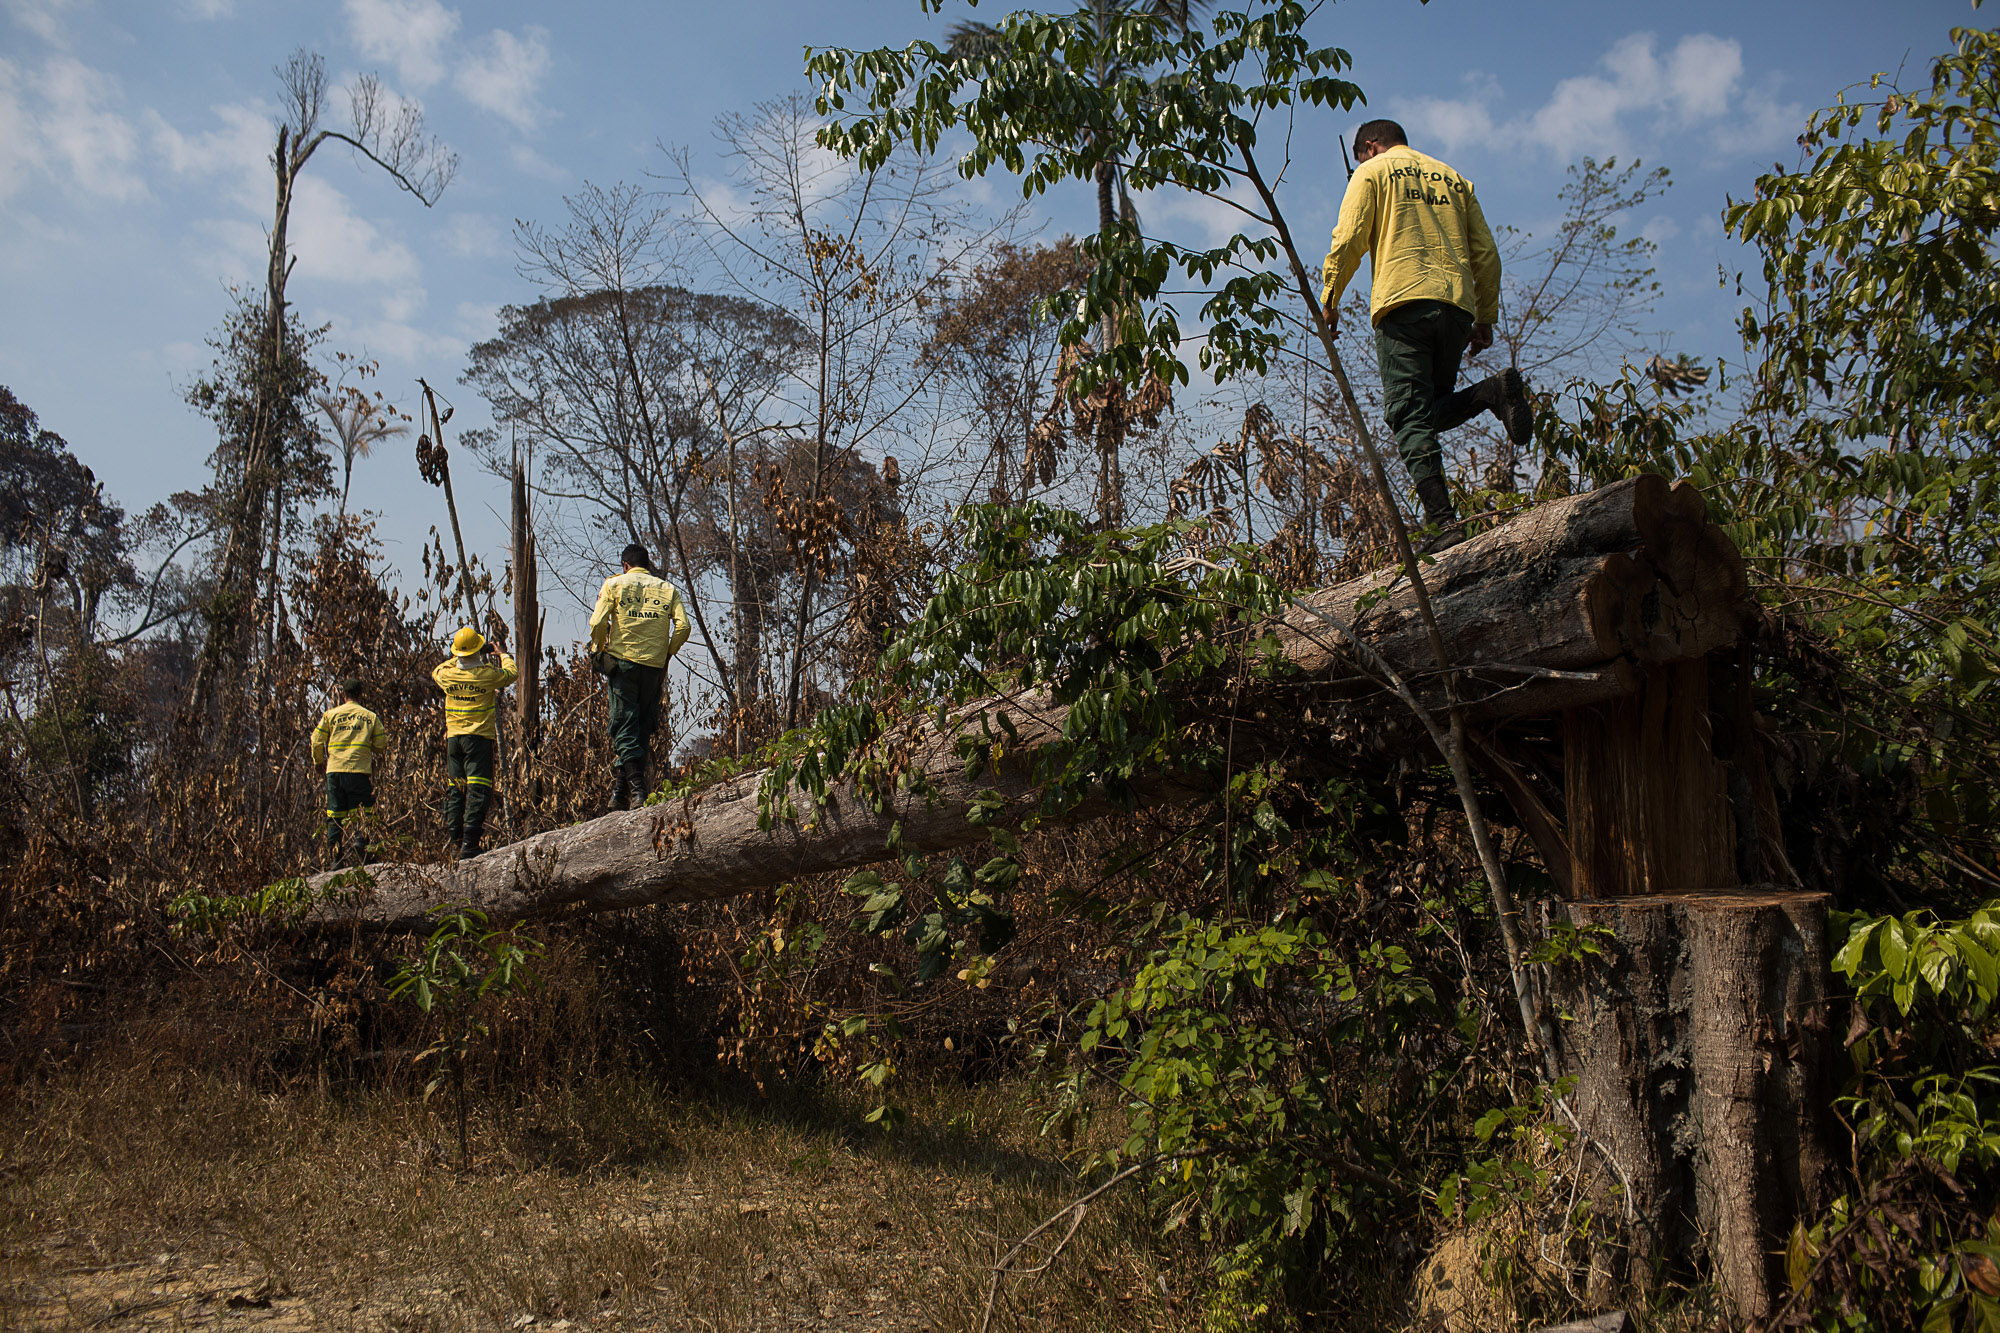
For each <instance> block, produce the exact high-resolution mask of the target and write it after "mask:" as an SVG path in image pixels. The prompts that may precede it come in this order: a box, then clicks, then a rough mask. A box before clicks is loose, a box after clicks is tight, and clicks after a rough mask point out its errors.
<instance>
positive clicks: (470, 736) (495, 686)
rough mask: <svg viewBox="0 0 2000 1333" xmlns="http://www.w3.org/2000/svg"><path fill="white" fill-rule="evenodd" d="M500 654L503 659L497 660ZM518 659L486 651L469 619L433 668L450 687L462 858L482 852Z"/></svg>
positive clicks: (454, 824)
mask: <svg viewBox="0 0 2000 1333" xmlns="http://www.w3.org/2000/svg"><path fill="white" fill-rule="evenodd" d="M495 657H498V658H499V660H498V661H497V662H496V661H495V660H494V658H495ZM515 674H516V673H515V670H514V659H513V658H511V657H509V656H508V655H507V654H505V653H497V654H496V653H489V652H487V651H486V636H485V635H483V634H481V633H480V632H479V631H478V630H476V629H474V628H472V626H470V625H467V626H466V627H465V628H463V629H461V630H459V632H458V633H457V634H454V635H453V636H452V640H451V656H450V658H448V659H447V660H445V661H444V662H441V663H439V664H438V667H437V670H435V671H433V672H431V679H432V680H434V681H436V682H437V687H438V688H439V689H440V690H443V691H444V780H445V782H446V783H447V784H448V785H447V786H446V788H445V793H444V829H445V834H446V836H447V837H449V838H450V839H451V843H452V846H453V847H454V848H455V855H456V857H457V859H458V860H461V861H463V860H465V859H466V858H467V857H469V856H477V855H479V839H480V836H481V835H482V834H484V833H485V831H486V808H487V806H488V805H490V804H491V803H492V800H493V742H494V739H495V738H496V737H497V736H498V735H499V731H498V728H497V727H496V726H495V724H494V719H495V717H496V715H497V714H498V713H499V711H500V691H502V690H504V689H506V688H507V687H508V686H509V685H512V684H513V683H514V677H515Z"/></svg>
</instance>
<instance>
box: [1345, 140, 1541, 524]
mask: <svg viewBox="0 0 2000 1333" xmlns="http://www.w3.org/2000/svg"><path fill="white" fill-rule="evenodd" d="M1354 157H1355V161H1356V162H1358V163H1359V164H1360V165H1359V166H1357V167H1356V168H1355V170H1354V176H1353V178H1352V179H1351V180H1349V181H1348V183H1347V197H1346V198H1345V199H1343V200H1342V201H1341V205H1340V221H1339V223H1338V224H1336V225H1335V227H1334V229H1333V245H1332V248H1331V251H1330V252H1329V253H1328V255H1327V257H1326V264H1325V266H1324V268H1323V269H1322V272H1321V276H1322V278H1323V280H1324V285H1323V286H1322V288H1321V290H1320V303H1321V305H1322V306H1323V307H1324V308H1325V312H1326V319H1327V324H1328V326H1329V327H1330V328H1333V329H1336V330H1337V329H1338V327H1339V312H1340V296H1341V293H1342V292H1344V291H1346V290H1347V284H1348V283H1349V282H1350V281H1352V280H1353V278H1354V275H1355V272H1356V271H1357V270H1358V269H1359V268H1360V267H1361V256H1362V255H1364V254H1366V255H1369V256H1371V257H1372V258H1373V260H1374V266H1373V267H1374V279H1373V290H1372V291H1371V292H1370V294H1369V300H1368V314H1369V322H1370V323H1371V324H1373V325H1374V328H1375V355H1376V358H1377V360H1378V362H1379V363H1380V365H1381V368H1382V413H1383V416H1385V417H1386V418H1387V419H1388V422H1389V429H1390V430H1391V431H1393V432H1394V433H1395V436H1396V449H1397V452H1398V453H1400V454H1401V455H1402V456H1403V466H1404V467H1406V468H1407V469H1409V473H1410V480H1411V481H1413V482H1415V483H1416V487H1417V496H1418V498H1419V499H1420V500H1422V501H1423V505H1424V518H1425V522H1426V524H1427V525H1428V526H1429V529H1430V531H1429V532H1428V534H1427V535H1426V537H1425V540H1424V543H1423V549H1425V550H1426V551H1440V550H1443V549H1444V548H1446V547H1448V546H1455V545H1457V544H1458V543H1459V542H1460V541H1462V540H1464V533H1463V531H1462V530H1461V529H1459V527H1458V526H1457V525H1458V515H1457V512H1456V511H1455V510H1454V509H1453V507H1452V502H1451V491H1450V489H1449V488H1448V487H1447V486H1446V485H1445V480H1444V471H1443V467H1442V458H1441V450H1440V448H1439V446H1438V432H1439V431H1442V430H1450V429H1452V428H1453V427H1454V426H1460V425H1463V424H1464V423H1466V422H1467V421H1470V420H1471V419H1472V418H1474V417H1476V416H1478V415H1479V414H1480V413H1481V412H1492V413H1493V414H1494V415H1495V416H1497V417H1499V418H1500V422H1501V424H1502V425H1503V426H1504V427H1505V428H1506V430H1507V438H1508V439H1510V440H1512V441H1513V442H1514V444H1515V445H1516V446H1517V447H1518V446H1520V445H1523V444H1526V443H1527V442H1528V435H1529V432H1530V430H1531V429H1532V427H1533V424H1534V423H1533V416H1532V414H1531V413H1530V411H1529V408H1528V400H1527V388H1526V386H1525V385H1523V384H1522V383H1521V373H1520V372H1519V371H1518V370H1514V369H1511V368H1510V369H1508V370H1504V371H1502V372H1501V373H1500V374H1498V375H1494V376H1491V377H1490V378H1488V379H1485V380H1482V381H1480V382H1479V383H1478V384H1475V385H1473V386H1472V387H1471V388H1468V389H1461V390H1458V391H1457V392H1454V391H1453V390H1454V387H1455V386H1456V385H1457V383H1458V363H1459V360H1460V358H1462V357H1463V356H1464V355H1465V353H1466V351H1467V350H1468V349H1470V350H1471V351H1473V352H1475V353H1477V352H1483V351H1485V350H1486V349H1487V348H1489V347H1491V346H1492V345H1493V325H1494V323H1495V321H1497V320H1498V319H1499V317H1500V251H1499V249H1498V247H1496V246H1495V245H1494V243H1493V232H1492V231H1491V229H1489V228H1488V227H1487V225H1486V217H1485V215H1484V214H1483V213H1481V212H1480V210H1479V200H1478V198H1477V197H1475V196H1474V194H1473V192H1472V185H1471V183H1470V182H1469V181H1467V180H1466V179H1465V178H1464V177H1463V176H1461V175H1459V174H1458V173H1457V172H1456V171H1453V170H1452V169H1451V168H1450V167H1448V166H1446V165H1445V164H1444V163H1442V162H1440V161H1438V160H1437V159H1436V158H1434V157H1426V156H1425V155H1424V154H1422V153H1419V152H1417V151H1416V150H1415V149H1413V148H1411V147H1410V144H1409V140H1408V138H1406V137H1405V136H1404V134H1403V127H1402V126H1400V125H1398V124H1397V123H1396V122H1395V121H1393V120H1371V121H1369V122H1368V123H1367V124H1365V125H1363V126H1362V127H1361V128H1360V129H1358V130H1356V131H1355V132H1354Z"/></svg>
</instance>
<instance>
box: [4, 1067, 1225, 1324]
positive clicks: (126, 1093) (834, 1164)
mask: <svg viewBox="0 0 2000 1333" xmlns="http://www.w3.org/2000/svg"><path fill="white" fill-rule="evenodd" d="M1017 1095H1018V1090H1015V1091H1009V1090H1008V1089H1007V1088H1005V1087H1004V1086H993V1087H986V1088H981V1089H965V1088H962V1087H957V1086H953V1085H945V1086H940V1087H937V1088H932V1089H929V1090H927V1091H925V1092H923V1093H922V1094H920V1095H919V1097H917V1098H916V1099H914V1100H913V1109H914V1114H913V1115H912V1117H911V1120H910V1121H909V1122H908V1123H907V1124H905V1125H904V1126H903V1127H901V1128H900V1129H898V1130H897V1131H895V1132H894V1133H889V1134H884V1133H881V1132H879V1131H875V1130H869V1129H863V1128H862V1127H861V1126H860V1125H859V1116H858V1111H859V1109H860V1108H859V1107H858V1106H849V1105H844V1104H841V1103H840V1102H839V1100H838V1098H837V1097H831V1096H829V1098H828V1099H826V1100H815V1099H813V1098H796V1099H792V1100H790V1101H782V1102H779V1101H759V1100H756V1099H751V1098H736V1099H731V1098H729V1097H726V1096H720V1095H717V1094H712V1093H710V1094H693V1093H687V1092H685V1091H683V1092H680V1093H675V1092H673V1091H671V1090H668V1089H664V1088H659V1087H655V1086H650V1085H647V1084H644V1083H641V1082H637V1081H633V1082H627V1083H622V1084H615V1085H607V1084H599V1085H597V1086H595V1087H593V1088H590V1089H586V1090H572V1091H569V1092H561V1091H551V1092H549V1093H546V1094H541V1095H538V1096H536V1097H534V1098H531V1099H527V1100H524V1101H517V1102H515V1103H513V1104H509V1105H506V1106H480V1107H478V1108H477V1109H476V1110H475V1113H474V1115H473V1117H472V1121H471V1135H470V1143H469V1147H470V1150H471V1161H470V1163H469V1164H463V1165H462V1164H461V1163H460V1162H459V1159H458V1145H457V1141H456V1137H455V1128H454V1127H453V1125H452V1124H451V1123H450V1122H449V1117H448V1116H446V1115H442V1114H439V1112H440V1111H441V1109H442V1108H439V1107H437V1106H436V1105H435V1104H433V1105H432V1106H430V1107H426V1106H425V1105H424V1104H423V1103H422V1102H421V1100H420V1099H418V1098H416V1097H414V1096H410V1095H396V1094H391V1093H385V1092H372V1093H368V1094H365V1095H355V1094H349V1095H346V1096H336V1095H333V1094H329V1093H324V1092H319V1093H300V1092H261V1091H258V1090H256V1089H255V1088H252V1087H248V1086H245V1085H243V1084H240V1083H232V1082H228V1081H224V1080H219V1079H216V1078H213V1077H209V1076H205V1075H203V1074H200V1073H197V1072H193V1071H189V1070H172V1069H154V1068H145V1067H136V1068H127V1069H124V1070H120V1071H116V1072H114V1071H111V1070H108V1069H100V1070H98V1071H97V1072H93V1073H88V1074H84V1075H80V1076H76V1077H73V1078H71V1079H70V1080H69V1081H67V1082H64V1083H61V1084H59V1085H56V1086H45V1087H39V1088H33V1089H28V1090H26V1091H23V1092H17V1093H16V1094H14V1096H13V1100H12V1101H11V1103H10V1104H8V1105H6V1106H5V1107H4V1108H0V1154H4V1156H0V1326H3V1327H5V1328H10V1329H15V1328H18V1329H113V1330H125V1329H212V1328H224V1329H253V1328H254V1329H273V1330H280V1329H283V1330H289V1329H305V1328H312V1329H395V1330H440V1331H442V1330H487V1329H505V1330H523V1329H536V1330H542V1329H550V1330H554V1329H594V1328H619V1329H655V1328H657V1329H690V1330H752V1329H756V1330H762V1329H881V1330H885V1331H887V1330H899V1331H908V1333H916V1331H917V1330H936V1331H937V1333H944V1331H945V1330H954V1329H968V1328H975V1327H977V1326H978V1323H979V1319H980V1316H981V1312H982V1310H983V1309H984V1306H985V1303H986V1299H987V1290H988V1281H989V1270H990V1265H991V1264H992V1262H993V1260H994V1259H995V1257H996V1256H997V1255H999V1254H1000V1253H1001V1252H1002V1251H1003V1250H1005V1249H1006V1248H1007V1246H1009V1245H1011V1244H1012V1242H1013V1241H1014V1240H1015V1239H1016V1238H1017V1237H1019V1236H1020V1235H1021V1234H1022V1233H1024V1232H1026V1231H1027V1230H1028V1229H1029V1228H1030V1227H1032V1226H1033V1225H1034V1224H1035V1223H1036V1222H1039V1221H1041V1220H1043V1219H1044V1218H1045V1217H1047V1216H1049V1215H1050V1214H1052V1213H1054V1212H1056V1211H1057V1210H1059V1209H1060V1208H1061V1207H1062V1206H1063V1204H1064V1203H1065V1202H1066V1201H1067V1200H1068V1199H1069V1198H1072V1197H1074V1196H1075V1195H1076V1194H1077V1193H1080V1192H1081V1191H1080V1189H1079V1188H1078V1187H1077V1185H1076V1182H1075V1178H1074V1176H1073V1175H1072V1173H1071V1172H1070V1170H1069V1169H1068V1168H1067V1167H1066V1166H1065V1165H1064V1163H1063V1160H1062V1158H1061V1157H1060V1155H1059V1154H1058V1153H1057V1152H1055V1151H1054V1149H1053V1145H1051V1144H1049V1143H1047V1142H1045V1141H1041V1140H1039V1139H1036V1138H1034V1137H1032V1136H1031V1135H1027V1134H1026V1133H1025V1132H1024V1131H1022V1130H1020V1129H1018V1128H1014V1129H1010V1128H1008V1127H1009V1126H1015V1127H1018V1126H1021V1125H1023V1124H1026V1123H1028V1122H1029V1121H1030V1120H1031V1117H1027V1116H1023V1115H1021V1114H1020V1113H1019V1107H1018V1106H1016V1105H1014V1104H1012V1102H1011V1100H1010V1099H1012V1098H1014V1097H1016V1096H1017ZM1137 1207H1138V1204H1137V1201H1136V1199H1131V1198H1125V1199H1118V1198H1109V1199H1107V1201H1106V1202H1105V1203H1104V1205H1103V1206H1102V1207H1098V1208H1095V1209H1093V1211H1092V1212H1091V1213H1090V1215H1089V1216H1087V1217H1086V1218H1085V1220H1084V1223H1083V1225H1082V1226H1081V1227H1080V1228H1079V1229H1078V1231H1077V1233H1076V1236H1075V1238H1074V1239H1073V1240H1072V1241H1071V1242H1070V1244H1069V1245H1068V1247H1067V1248H1066V1249H1064V1250H1063V1252H1062V1253H1061V1254H1060V1256H1058V1257H1057V1259H1056V1261H1055V1263H1054V1264H1052V1265H1051V1266H1050V1267H1049V1268H1048V1270H1047V1271H1046V1272H1044V1273H1042V1274H1041V1275H1039V1276H1035V1277H1025V1278H1018V1279H1009V1280H1008V1281H1007V1282H1006V1283H1005V1284H1004V1288H1003V1291H1002V1294H1001V1299H1000V1300H999V1301H998V1303H997V1304H996V1307H995V1311H994V1321H993V1327H994V1328H996V1329H1030V1328H1032V1329H1037V1330H1047V1329H1058V1328H1090V1329H1114V1330H1115V1329H1140V1328H1144V1329H1149V1330H1154V1329H1158V1330H1172V1329H1178V1328H1194V1327H1199V1325H1200V1323H1201V1321H1200V1319H1199V1316H1198V1312H1197V1311H1196V1310H1194V1309H1193V1305H1194V1304H1195V1302H1193V1301H1192V1300H1191V1299H1190V1298H1189V1294H1188V1286H1189V1282H1190V1279H1189V1277H1188V1275H1189V1274H1191V1273H1193V1272H1195V1271H1197V1270H1198V1268H1199V1264H1200V1261H1199V1258H1198V1257H1195V1256H1192V1255H1189V1254H1174V1253H1162V1252H1159V1251H1157V1250H1156V1249H1155V1247H1154V1246H1155V1243H1154V1242H1151V1241H1149V1240H1148V1239H1146V1238H1147V1236H1148V1230H1147V1228H1146V1227H1144V1226H1143V1225H1141V1224H1139V1219H1138V1215H1137V1212H1136V1209H1137ZM1065 1229H1066V1226H1065V1227H1062V1228H1057V1230H1056V1232H1055V1233H1054V1234H1056V1235H1058V1236H1059V1235H1060V1234H1061V1232H1062V1231H1063V1230H1065ZM1041 1257H1044V1256H1041V1255H1040V1254H1038V1253H1036V1252H1030V1254H1029V1255H1028V1257H1027V1259H1028V1262H1036V1261H1039V1259H1040V1258H1041Z"/></svg>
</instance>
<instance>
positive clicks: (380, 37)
mask: <svg viewBox="0 0 2000 1333" xmlns="http://www.w3.org/2000/svg"><path fill="white" fill-rule="evenodd" d="M345 8H346V10H347V27H348V32H349V35H350V36H352V37H353V39H354V45H355V46H356V48H358V49H359V50H360V52H361V54H362V55H364V56H366V57H368V59H370V60H381V61H394V62H395V65H396V72H397V75H398V77H400V78H401V79H402V81H403V82H404V83H406V84H408V85H410V86H411V87H413V88H428V87H430V86H431V85H433V84H435V83H437V82H438V80H440V79H442V78H443V77H444V75H445V48H446V46H447V44H448V43H449V42H450V41H451V39H452V37H453V36H454V35H455V34H456V33H457V32H458V28H459V17H458V11H457V10H455V9H446V8H445V7H444V5H443V4H441V3H440V0H346V4H345Z"/></svg>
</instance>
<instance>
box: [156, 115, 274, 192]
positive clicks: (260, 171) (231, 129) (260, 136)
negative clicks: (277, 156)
mask: <svg viewBox="0 0 2000 1333" xmlns="http://www.w3.org/2000/svg"><path fill="white" fill-rule="evenodd" d="M210 110H212V111H213V112H214V113H215V116H216V118H217V119H218V120H220V121H221V122H222V124H221V125H220V126H219V127H217V128H215V129H212V130H208V131H205V132H203V133H201V134H195V135H187V134H182V133H181V132H180V130H178V129H177V128H175V127H174V126H173V125H171V124H169V123H168V122H167V120H166V119H165V118H164V117H162V116H161V115H159V113H157V112H148V113H147V120H148V128H149V129H150V130H151V132H152V139H153V149H154V151H155V152H156V153H158V154H159V158H160V161H162V162H164V163H165V164H166V166H167V169H168V170H170V171H172V172H174V173H175V174H176V175H181V176H215V175H233V176H235V177H237V179H238V181H239V182H240V183H246V184H248V185H249V186H250V188H251V189H252V190H253V191H258V190H261V187H262V181H263V179H264V177H265V175H266V174H267V173H268V172H269V171H270V169H271V166H270V155H271V151H272V148H273V146H274V142H275V137H276V131H275V130H274V129H273V125H274V123H275V122H274V121H273V119H272V115H271V112H270V110H269V109H268V108H266V107H263V106H260V105H257V104H255V103H251V102H234V103H229V104H226V105H222V106H216V107H211V108H210Z"/></svg>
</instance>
